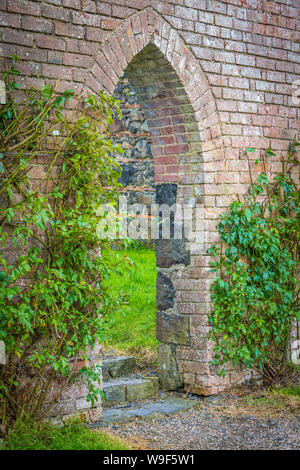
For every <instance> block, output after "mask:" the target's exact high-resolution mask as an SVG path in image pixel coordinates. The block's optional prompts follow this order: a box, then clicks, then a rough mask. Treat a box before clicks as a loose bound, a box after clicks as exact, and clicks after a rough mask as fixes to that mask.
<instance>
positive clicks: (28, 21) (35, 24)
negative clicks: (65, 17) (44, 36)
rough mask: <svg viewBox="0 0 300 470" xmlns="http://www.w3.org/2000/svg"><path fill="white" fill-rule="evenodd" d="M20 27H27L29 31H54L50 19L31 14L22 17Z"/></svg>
mask: <svg viewBox="0 0 300 470" xmlns="http://www.w3.org/2000/svg"><path fill="white" fill-rule="evenodd" d="M22 28H24V29H27V30H29V31H37V32H43V33H53V32H54V24H53V22H52V21H48V20H44V19H40V18H36V17H31V16H23V17H22Z"/></svg>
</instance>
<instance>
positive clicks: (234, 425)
mask: <svg viewBox="0 0 300 470" xmlns="http://www.w3.org/2000/svg"><path fill="white" fill-rule="evenodd" d="M238 401H239V399H238V398H237V397H231V398H228V397H226V398H221V399H220V400H219V401H218V402H212V403H211V402H208V403H205V404H203V405H202V406H201V407H199V408H198V409H193V410H189V411H187V412H182V413H179V414H177V415H174V416H170V417H163V418H161V417H159V418H156V419H151V420H141V419H135V420H133V421H130V422H128V423H124V424H117V425H116V424H115V425H110V426H107V428H108V429H109V430H110V431H112V432H113V433H115V434H117V435H119V436H120V437H122V438H125V439H126V440H128V441H129V442H132V443H133V445H135V446H136V445H137V446H139V447H140V448H143V449H159V450H162V449H174V450H175V449H183V450H188V449H189V450H201V449H217V450H221V449H300V416H299V415H297V414H293V413H291V412H290V411H289V410H286V412H285V411H284V410H279V411H278V410H277V411H276V410H275V412H274V410H273V409H272V408H271V411H270V410H268V409H267V408H266V410H265V413H264V411H263V407H260V408H259V409H258V413H256V416H255V413H252V415H251V414H249V415H248V414H247V413H249V412H252V411H253V409H251V407H248V408H247V406H246V407H244V408H243V407H242V408H240V407H239V406H236V405H235V402H236V403H237V402H238ZM273 415H275V416H273Z"/></svg>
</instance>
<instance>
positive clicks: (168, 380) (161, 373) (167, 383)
mask: <svg viewBox="0 0 300 470" xmlns="http://www.w3.org/2000/svg"><path fill="white" fill-rule="evenodd" d="M157 354H158V379H159V382H160V384H161V385H162V386H163V387H164V388H166V389H167V390H177V389H178V388H180V387H182V382H181V378H180V374H179V370H178V365H177V359H176V347H175V346H173V345H169V344H160V345H159V346H158V350H157Z"/></svg>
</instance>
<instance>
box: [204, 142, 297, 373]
mask: <svg viewBox="0 0 300 470" xmlns="http://www.w3.org/2000/svg"><path fill="white" fill-rule="evenodd" d="M298 146H299V144H298V143H297V142H294V143H292V144H291V145H290V147H289V151H288V159H287V161H286V162H284V161H283V162H282V171H281V173H280V174H278V175H277V176H275V177H274V179H273V182H272V184H271V182H270V181H269V178H268V176H267V171H266V165H267V163H266V161H267V159H271V158H272V157H274V156H275V154H274V153H273V152H272V150H271V149H270V148H269V149H267V150H266V152H264V153H263V154H262V155H261V157H260V158H259V159H258V160H257V161H256V163H260V164H262V165H263V168H264V171H263V172H262V173H261V174H259V176H258V177H257V181H256V182H255V181H254V180H253V176H252V174H251V173H250V176H251V181H252V183H251V189H250V192H249V195H248V196H247V197H246V198H245V200H244V201H243V202H242V201H240V200H236V201H234V202H232V203H231V205H230V208H229V211H228V212H227V213H224V214H223V215H222V216H221V221H220V222H219V224H218V230H219V234H220V238H221V246H219V247H217V246H216V245H213V246H212V247H211V248H210V249H209V250H208V252H209V253H210V254H211V255H212V256H214V257H216V258H217V260H216V261H214V262H212V263H211V265H212V267H213V269H212V271H213V272H218V273H219V275H218V276H217V277H216V279H215V280H214V282H213V285H212V314H211V315H210V317H209V323H210V325H211V332H210V338H211V339H213V341H214V343H215V347H214V351H215V355H214V358H213V361H212V364H213V365H215V366H217V368H218V369H219V373H220V374H221V375H225V373H226V369H227V367H228V366H229V367H230V365H229V364H232V363H233V364H234V365H235V366H237V365H240V364H242V365H243V366H246V367H249V368H253V369H255V370H257V371H259V372H260V373H262V375H263V376H264V377H265V379H267V380H269V381H276V380H278V378H280V377H281V375H282V374H283V372H284V369H285V365H286V363H287V361H288V360H289V343H290V339H291V332H292V330H293V329H294V328H295V324H296V321H297V320H299V302H298V290H297V282H296V267H297V264H298V261H299V213H300V209H299V202H300V195H299V187H297V185H296V182H295V177H296V178H297V176H298V175H299V161H298V160H297V157H296V154H297V152H296V150H297V147H298ZM254 151H255V150H254V149H251V148H248V149H246V152H245V155H246V157H247V158H248V161H249V153H250V152H254Z"/></svg>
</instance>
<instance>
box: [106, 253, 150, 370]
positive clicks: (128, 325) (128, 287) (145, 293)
mask: <svg viewBox="0 0 300 470" xmlns="http://www.w3.org/2000/svg"><path fill="white" fill-rule="evenodd" d="M126 255H127V256H128V257H129V258H130V259H131V260H132V262H133V269H132V270H131V272H123V273H122V274H121V275H117V274H114V275H112V276H111V277H110V278H109V279H107V280H106V281H105V285H106V286H107V287H108V286H109V288H110V289H111V291H112V294H116V295H118V294H119V293H121V299H122V302H120V304H119V305H117V306H116V309H115V311H114V312H113V313H112V315H111V316H110V319H109V334H110V339H109V342H108V344H107V346H108V347H113V348H114V349H116V350H120V351H124V352H128V353H132V354H135V355H136V357H137V358H138V360H139V361H141V362H143V363H145V364H147V363H153V362H155V358H156V348H157V344H158V341H157V340H156V335H155V328H156V259H155V252H154V251H153V250H150V249H146V248H145V249H137V250H135V249H128V250H122V251H115V252H113V256H116V257H117V256H118V257H119V258H122V257H123V256H126Z"/></svg>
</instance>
